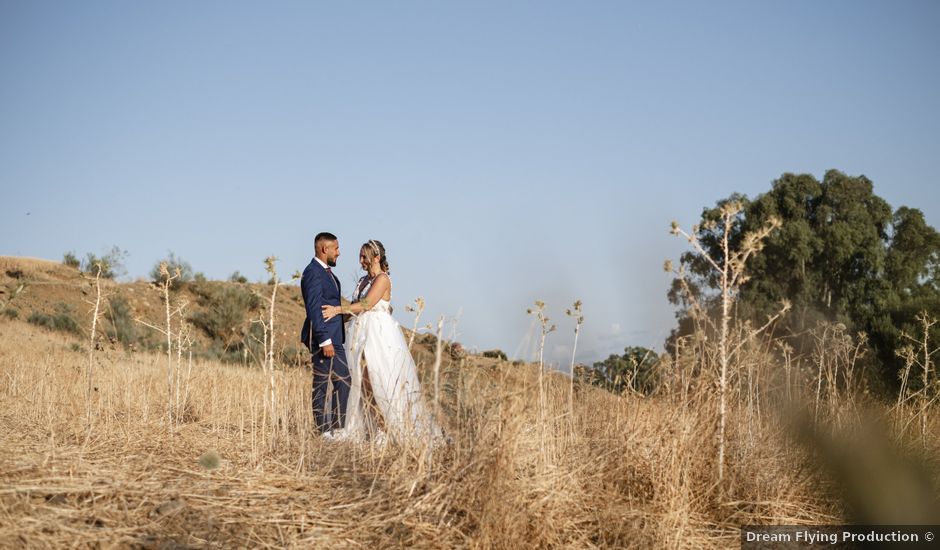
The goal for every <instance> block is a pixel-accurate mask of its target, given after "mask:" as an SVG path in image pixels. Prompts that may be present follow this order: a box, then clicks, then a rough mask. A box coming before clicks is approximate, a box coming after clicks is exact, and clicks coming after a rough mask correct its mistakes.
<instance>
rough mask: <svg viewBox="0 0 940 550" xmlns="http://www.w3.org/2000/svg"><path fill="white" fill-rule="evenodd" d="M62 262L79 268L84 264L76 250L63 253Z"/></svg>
mask: <svg viewBox="0 0 940 550" xmlns="http://www.w3.org/2000/svg"><path fill="white" fill-rule="evenodd" d="M62 263H63V264H64V265H67V266H69V267H74V268H75V269H78V268H80V267H81V266H82V262H81V260H79V259H78V256H76V255H75V253H74V252H66V253H65V254H63V255H62Z"/></svg>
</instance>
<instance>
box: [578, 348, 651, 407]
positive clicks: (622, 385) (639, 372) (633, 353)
mask: <svg viewBox="0 0 940 550" xmlns="http://www.w3.org/2000/svg"><path fill="white" fill-rule="evenodd" d="M658 362H659V356H658V355H656V352H654V351H653V350H651V349H647V348H644V347H639V346H632V347H628V348H625V349H624V350H623V355H611V356H610V357H608V358H607V359H605V360H603V361H598V362H596V363H594V366H593V368H592V369H589V370H587V371H586V372H584V373H583V375H584V376H585V377H586V378H587V381H588V382H590V383H591V384H594V385H596V386H600V387H602V388H605V389H608V390H610V391H612V392H614V393H618V394H619V393H623V392H624V391H626V390H628V389H631V390H633V391H636V392H639V393H643V394H646V395H649V394H651V393H653V391H655V389H656V387H657V386H658V385H659V376H658V372H657V369H656V365H657V364H658Z"/></svg>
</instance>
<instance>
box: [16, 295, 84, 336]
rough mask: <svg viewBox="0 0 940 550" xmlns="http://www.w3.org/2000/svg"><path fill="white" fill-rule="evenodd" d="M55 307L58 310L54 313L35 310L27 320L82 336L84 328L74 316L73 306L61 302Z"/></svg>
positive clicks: (50, 328)
mask: <svg viewBox="0 0 940 550" xmlns="http://www.w3.org/2000/svg"><path fill="white" fill-rule="evenodd" d="M55 309H56V312H55V313H54V314H49V313H43V312H40V311H33V312H32V313H30V314H29V317H27V318H26V320H27V321H28V322H30V323H32V324H34V325H38V326H41V327H44V328H47V329H49V330H56V331H61V332H71V333H72V334H76V335H79V336H80V335H81V334H82V328H81V327H80V326H79V325H78V322H77V321H76V320H75V318H74V317H72V308H71V307H70V306H69V305H68V304H64V303H62V302H59V303H58V304H56V308H55Z"/></svg>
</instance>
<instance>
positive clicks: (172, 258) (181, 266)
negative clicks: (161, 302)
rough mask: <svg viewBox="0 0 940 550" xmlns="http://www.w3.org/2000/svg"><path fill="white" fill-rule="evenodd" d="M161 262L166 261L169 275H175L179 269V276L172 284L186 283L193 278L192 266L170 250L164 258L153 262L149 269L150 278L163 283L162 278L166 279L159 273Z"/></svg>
mask: <svg viewBox="0 0 940 550" xmlns="http://www.w3.org/2000/svg"><path fill="white" fill-rule="evenodd" d="M163 263H166V267H167V271H168V272H169V276H170V277H173V276H175V275H176V273H177V271H179V274H180V275H179V277H177V278H176V279H173V283H174V284H176V283H188V282H190V281H192V280H193V267H192V266H191V265H189V262H187V261H186V260H183V259H182V258H178V257H176V254H174V253H173V252H170V253H169V254H168V255H167V257H166V258H163V259H161V260H157V261H156V263H154V264H153V268H152V269H151V270H150V278H151V279H152V280H153V281H155V282H158V283H163V282H164V279H166V277H165V276H164V275H163V274H161V273H160V265H161V264H163ZM203 278H205V277H203Z"/></svg>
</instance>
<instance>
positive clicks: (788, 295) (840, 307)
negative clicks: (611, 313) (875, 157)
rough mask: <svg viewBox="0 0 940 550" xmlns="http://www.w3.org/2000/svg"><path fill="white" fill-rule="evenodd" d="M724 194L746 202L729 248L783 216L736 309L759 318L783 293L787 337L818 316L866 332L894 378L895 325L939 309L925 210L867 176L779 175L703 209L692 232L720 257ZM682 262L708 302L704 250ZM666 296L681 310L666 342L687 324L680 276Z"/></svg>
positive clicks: (933, 236)
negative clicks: (753, 191)
mask: <svg viewBox="0 0 940 550" xmlns="http://www.w3.org/2000/svg"><path fill="white" fill-rule="evenodd" d="M731 200H742V201H743V202H744V204H745V208H744V210H743V212H742V215H741V216H740V217H739V219H737V220H736V223H735V225H734V227H733V229H732V231H731V234H730V235H729V241H730V242H731V243H732V247H735V248H737V247H739V246H740V245H741V242H740V241H741V236H742V235H743V234H745V233H747V232H749V231H752V230H754V229H756V228H758V227H760V226H762V225H763V224H764V223H765V222H766V221H767V220H769V219H770V218H772V217H776V218H778V219H780V220H781V223H782V224H781V227H780V229H779V230H778V231H776V232H775V233H773V234H772V235H771V236H770V237H769V238H768V239H767V241H766V243H765V247H764V250H763V251H762V252H761V254H759V255H756V256H754V257H753V258H752V259H751V262H750V263H749V266H748V270H749V274H750V279H749V280H748V281H747V282H746V283H744V284H743V285H742V286H741V292H740V295H739V297H738V310H737V314H738V315H739V316H742V317H744V318H748V319H752V320H754V321H761V320H764V319H766V316H767V315H769V314H772V313H773V312H775V311H776V310H777V309H778V308H779V303H780V301H781V300H783V299H787V300H789V301H790V302H791V304H792V306H793V309H792V310H791V313H790V314H789V315H788V316H787V317H786V318H784V319H783V320H782V321H781V323H780V325H779V328H778V334H781V333H782V334H789V335H794V338H793V340H794V343H795V344H796V345H797V347H799V344H800V341H799V339H798V338H796V336H795V335H798V334H800V333H802V332H803V331H805V330H806V329H809V328H812V327H814V326H815V325H816V323H817V322H818V321H821V320H827V321H838V322H841V323H843V324H845V325H846V326H847V327H848V328H849V329H850V331H853V332H855V331H865V332H866V333H868V335H869V338H870V339H869V342H870V345H871V346H872V348H873V349H874V351H875V352H876V356H877V358H878V360H879V363H880V364H881V365H882V366H883V367H885V368H886V370H885V372H884V374H886V375H887V377H888V380H889V381H892V380H893V379H894V377H895V374H896V371H897V370H898V369H899V368H900V361H899V359H898V358H897V357H896V356H895V350H896V349H898V348H899V347H900V342H899V336H900V331H901V330H910V329H914V328H915V316H916V315H917V313H918V312H920V311H921V310H923V309H925V308H926V309H927V311H928V312H930V313H931V315H933V316H937V314H938V313H940V284H938V272H940V269H938V266H940V235H938V233H937V231H936V230H934V229H933V228H932V227H930V226H929V225H927V224H926V222H925V221H924V217H923V214H922V213H921V212H920V211H919V210H917V209H913V208H908V207H901V208H899V209H898V210H897V211H895V212H892V209H891V206H890V205H889V204H888V203H887V202H886V201H885V200H884V199H882V198H881V197H879V196H877V195H876V194H875V193H874V188H873V184H872V182H871V180H869V179H868V178H866V177H865V176H855V177H853V176H847V175H845V174H843V173H841V172H839V171H837V170H830V171H828V172H826V174H825V176H824V177H823V179H822V181H818V180H817V179H816V178H815V177H813V176H812V175H809V174H783V175H782V176H781V177H780V178H779V179H777V180H776V181H774V182H773V185H772V188H771V190H770V191H768V192H766V193H764V194H761V195H759V196H757V197H756V198H755V199H754V200H747V199H746V198H744V197H741V196H740V195H737V194H735V195H732V196H731V197H729V198H728V199H725V200H722V201H719V202H718V204H717V206H716V207H715V208H706V209H705V210H704V211H703V213H702V222H701V223H700V224H699V225H698V226H697V228H696V234H697V236H698V238H699V239H700V240H701V242H702V244H703V246H704V248H705V250H706V252H707V254H708V255H709V256H710V257H711V258H712V259H715V260H717V261H719V262H720V261H721V258H722V255H721V251H720V248H719V246H718V244H719V242H720V240H719V239H720V237H721V235H720V233H719V232H718V229H717V228H716V227H715V225H714V223H713V222H714V220H716V219H717V217H718V215H719V213H720V208H721V206H722V205H723V204H725V203H727V202H728V201H731ZM680 261H681V262H682V264H683V267H684V268H685V270H686V272H687V273H688V275H689V277H688V279H689V283H690V286H691V288H692V291H693V292H694V293H695V294H696V295H697V296H700V297H704V298H705V302H706V304H708V306H709V307H713V304H714V300H713V298H709V296H711V295H713V294H714V290H715V289H716V288H717V281H715V279H714V275H713V271H712V270H710V269H709V268H708V261H707V258H704V257H702V256H701V255H700V254H698V253H697V252H695V251H690V252H686V253H685V254H683V255H682V257H681V258H680ZM669 298H670V301H672V303H674V304H676V305H678V306H679V308H680V309H679V311H678V312H677V316H678V318H679V324H678V327H677V329H676V330H674V331H673V334H672V336H671V337H670V341H669V342H667V346H669V347H667V349H670V348H671V345H672V343H673V342H674V341H675V338H676V337H677V336H680V335H682V334H687V333H689V332H691V330H692V328H693V327H692V322H691V320H690V319H689V312H688V307H689V304H687V303H685V302H684V300H683V296H682V292H681V287H680V284H679V281H674V283H673V287H672V289H671V290H670V292H669ZM781 329H782V331H781ZM938 336H940V334H938Z"/></svg>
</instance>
